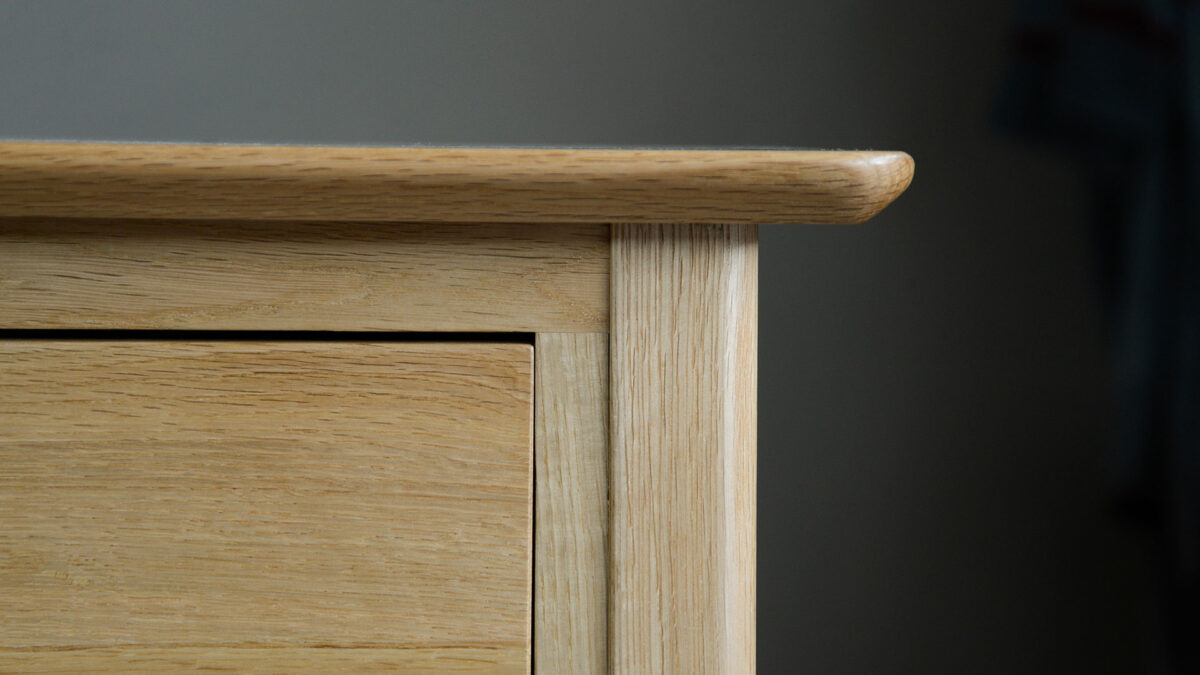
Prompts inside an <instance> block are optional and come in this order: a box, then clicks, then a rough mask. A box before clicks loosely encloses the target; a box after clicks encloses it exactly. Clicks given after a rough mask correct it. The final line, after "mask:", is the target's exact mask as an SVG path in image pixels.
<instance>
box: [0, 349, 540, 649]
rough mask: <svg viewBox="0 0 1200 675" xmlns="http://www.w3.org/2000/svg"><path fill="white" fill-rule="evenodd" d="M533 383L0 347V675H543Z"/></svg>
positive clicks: (310, 353)
mask: <svg viewBox="0 0 1200 675" xmlns="http://www.w3.org/2000/svg"><path fill="white" fill-rule="evenodd" d="M532 367H533V366H532V348H531V347H530V346H529V345H523V344H473V343H453V344H429V343H416V342H412V343H404V342H399V343H395V342H394V343H369V342H273V343H252V342H235V341H229V342H206V343H188V342H153V341H137V340H131V341H123V342H102V341H53V340H49V341H46V340H43V341H5V342H0V617H3V619H2V620H0V664H2V666H3V667H4V668H7V669H11V670H26V669H29V670H35V669H39V668H40V669H47V668H51V669H52V668H59V669H62V670H76V669H78V670H85V669H93V668H97V669H99V668H112V669H119V670H137V669H139V668H140V669H142V670H155V669H160V668H159V666H161V669H166V668H167V666H168V665H170V664H187V663H193V664H195V666H196V667H197V668H210V667H224V666H229V665H231V664H234V663H236V664H237V666H238V668H239V669H243V668H244V669H247V670H253V669H260V670H265V671H271V670H298V669H301V668H310V669H313V670H317V671H322V672H323V671H328V670H340V669H351V668H353V669H357V668H360V667H362V668H364V669H365V668H367V667H368V666H370V667H378V666H382V665H385V664H388V663H391V664H402V666H403V667H402V668H401V669H404V668H409V667H411V669H412V670H414V671H415V672H425V671H430V672H489V673H515V672H518V671H520V672H527V670H528V668H529V648H530V645H529V642H530V626H531V625H532V622H533V617H532V615H531V600H530V597H531V595H532V572H531V570H532V560H531V553H532V522H531V520H532V513H531V509H532V506H531V496H532V495H531V492H532V484H531V482H532V467H531V464H532V448H531V440H532V439H531V436H532V405H533V403H532V375H533V373H532ZM371 649H380V650H383V651H379V652H373V651H370V650H371ZM343 650H347V651H343ZM443 666H445V667H443ZM422 669H424V670H422Z"/></svg>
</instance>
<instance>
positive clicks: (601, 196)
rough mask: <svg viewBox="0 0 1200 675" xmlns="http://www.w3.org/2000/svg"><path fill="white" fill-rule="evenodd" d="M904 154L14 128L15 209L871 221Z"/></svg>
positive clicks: (6, 148) (20, 212) (6, 161)
mask: <svg viewBox="0 0 1200 675" xmlns="http://www.w3.org/2000/svg"><path fill="white" fill-rule="evenodd" d="M912 176H913V160H912V158H911V157H910V156H909V155H907V154H905V153H903V152H884V151H833V150H784V149H780V150H732V149H731V150H719V149H687V150H683V149H669V150H667V149H662V150H656V149H548V148H431V147H397V148H381V147H347V146H281V145H280V146H277V145H182V144H154V143H84V142H44V141H0V217H10V216H60V217H84V216H98V217H109V218H194V219H200V220H209V219H218V218H226V219H245V220H268V221H271V220H326V219H329V220H357V221H363V222H419V221H425V222H430V221H436V222H477V223H489V222H494V223H501V222H503V223H508V222H536V223H545V224H552V223H599V224H603V223H644V224H654V223H666V224H684V223H711V224H719V223H743V224H777V223H830V224H850V223H860V222H863V221H865V220H867V219H869V218H871V217H872V216H874V215H875V214H876V213H878V212H879V211H880V210H882V209H883V208H884V207H886V206H887V205H888V204H890V203H891V202H892V201H893V200H895V199H896V197H898V196H899V195H900V194H901V193H902V192H904V190H905V189H906V188H907V187H908V185H909V184H910V183H911V181H912Z"/></svg>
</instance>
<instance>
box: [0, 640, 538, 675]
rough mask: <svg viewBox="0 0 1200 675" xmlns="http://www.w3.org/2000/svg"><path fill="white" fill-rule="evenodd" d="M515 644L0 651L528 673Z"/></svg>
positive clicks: (273, 666)
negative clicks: (477, 646) (486, 647)
mask: <svg viewBox="0 0 1200 675" xmlns="http://www.w3.org/2000/svg"><path fill="white" fill-rule="evenodd" d="M524 658H525V657H524V655H523V654H522V650H521V649H520V648H517V647H507V648H496V649H484V648H476V647H457V646H452V645H451V646H443V647H431V648H424V649H389V648H341V649H332V648H305V647H282V648H266V647H184V646H176V647H97V648H91V649H78V650H59V651H21V650H5V649H0V672H21V673H89V672H97V671H102V672H122V673H177V672H197V671H203V672H213V671H230V672H238V673H259V674H262V673H281V674H282V673H296V672H305V671H307V672H321V673H344V672H355V673H361V672H367V673H374V672H402V673H405V674H406V675H443V674H445V673H456V674H458V675H524V674H525V673H528V672H529V670H528V668H526V667H525V666H524V665H523V663H524Z"/></svg>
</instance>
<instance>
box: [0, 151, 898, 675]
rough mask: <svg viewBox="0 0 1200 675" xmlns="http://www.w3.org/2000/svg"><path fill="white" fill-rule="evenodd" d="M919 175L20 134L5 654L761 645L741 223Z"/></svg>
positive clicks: (580, 660)
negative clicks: (60, 139) (24, 139)
mask: <svg viewBox="0 0 1200 675" xmlns="http://www.w3.org/2000/svg"><path fill="white" fill-rule="evenodd" d="M911 173H912V162H911V160H910V159H909V158H908V156H907V155H904V154H902V153H873V152H809V151H749V150H747V151H703V150H640V151H639V150H584V149H578V150H548V149H453V148H443V149H438V148H395V149H386V148H341V147H324V148H316V147H310V148H300V147H271V146H172V145H106V144H54V143H3V144H0V670H5V671H7V670H16V671H24V670H61V671H80V670H104V669H111V670H122V671H138V670H141V671H146V672H159V671H163V670H182V669H201V668H233V669H237V670H248V671H262V672H297V671H305V670H314V671H326V672H327V671H339V670H376V669H378V670H399V671H404V672H422V673H424V672H430V673H433V672H454V673H526V672H530V671H531V669H532V670H534V671H536V672H538V673H603V672H618V673H649V672H670V673H745V672H751V671H753V668H754V595H755V586H754V564H755V562H754V561H755V557H754V550H755V538H754V529H755V488H754V486H755V423H756V419H755V382H756V368H757V359H756V330H757V299H756V297H757V226H758V224H760V223H789V222H823V223H841V222H847V223H848V222H861V221H862V220H865V219H867V218H869V217H870V216H871V215H873V214H874V213H875V212H877V211H878V210H879V209H881V208H883V207H884V206H886V204H888V203H889V202H890V201H891V200H892V199H894V198H895V197H896V196H897V195H898V194H899V193H900V192H902V191H903V190H904V189H905V187H906V186H907V185H908V182H909V180H910V179H911Z"/></svg>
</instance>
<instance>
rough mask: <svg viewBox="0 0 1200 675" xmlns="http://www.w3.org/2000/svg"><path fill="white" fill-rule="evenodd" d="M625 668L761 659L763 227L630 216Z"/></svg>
mask: <svg viewBox="0 0 1200 675" xmlns="http://www.w3.org/2000/svg"><path fill="white" fill-rule="evenodd" d="M611 283H612V314H611V346H610V370H611V372H610V386H611V389H610V396H611V400H610V404H611V411H612V429H611V431H612V434H611V439H612V440H611V442H612V446H611V447H612V460H611V461H612V464H611V466H612V468H611V472H612V476H611V483H610V489H611V495H612V501H611V518H610V524H611V530H610V537H611V546H612V549H611V560H610V590H609V593H610V595H609V653H610V659H609V663H610V665H611V667H612V670H613V672H614V673H618V674H623V675H625V674H627V675H633V674H638V675H640V674H642V673H681V674H682V673H687V674H692V673H714V674H721V675H745V674H747V673H753V672H754V668H755V643H754V630H755V623H754V606H755V598H754V594H755V580H754V573H755V569H754V566H755V495H756V423H757V406H756V387H757V347H758V228H757V226H755V225H614V226H613V229H612V281H611Z"/></svg>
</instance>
